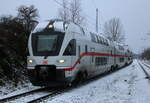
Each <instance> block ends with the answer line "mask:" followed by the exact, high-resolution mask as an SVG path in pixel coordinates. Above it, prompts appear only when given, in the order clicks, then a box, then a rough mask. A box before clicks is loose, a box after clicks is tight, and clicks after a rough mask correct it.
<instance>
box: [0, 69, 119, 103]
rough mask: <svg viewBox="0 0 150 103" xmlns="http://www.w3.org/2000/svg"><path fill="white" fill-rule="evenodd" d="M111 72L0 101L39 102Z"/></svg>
mask: <svg viewBox="0 0 150 103" xmlns="http://www.w3.org/2000/svg"><path fill="white" fill-rule="evenodd" d="M115 71H118V70H114V72H115ZM111 73H113V72H108V73H104V74H102V75H100V76H96V77H94V78H90V79H88V80H86V81H83V82H82V83H81V84H79V85H76V86H72V87H67V88H54V89H50V88H40V89H36V90H32V91H28V92H25V93H21V94H17V95H13V96H10V97H6V98H3V99H0V103H6V102H8V103H39V102H41V101H44V100H47V99H52V98H53V97H54V96H56V95H58V94H62V93H64V92H68V91H70V90H73V89H76V88H79V87H81V86H84V85H86V84H88V83H90V82H92V81H95V80H97V79H99V78H101V77H105V76H106V75H108V74H111Z"/></svg>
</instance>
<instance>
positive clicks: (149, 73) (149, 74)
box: [138, 61, 150, 80]
mask: <svg viewBox="0 0 150 103" xmlns="http://www.w3.org/2000/svg"><path fill="white" fill-rule="evenodd" d="M138 64H139V66H140V67H141V68H142V70H143V71H144V73H145V75H146V77H145V78H146V79H148V80H150V66H148V65H146V64H145V63H142V62H140V61H138ZM144 66H145V67H146V68H144Z"/></svg>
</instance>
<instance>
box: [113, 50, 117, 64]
mask: <svg viewBox="0 0 150 103" xmlns="http://www.w3.org/2000/svg"><path fill="white" fill-rule="evenodd" d="M116 54H117V51H116V48H115V47H114V55H113V57H114V66H116V64H117V56H116Z"/></svg>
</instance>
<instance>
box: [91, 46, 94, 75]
mask: <svg viewBox="0 0 150 103" xmlns="http://www.w3.org/2000/svg"><path fill="white" fill-rule="evenodd" d="M90 51H91V53H94V52H95V48H90ZM90 73H91V74H94V73H95V60H94V55H93V54H92V55H91V57H90Z"/></svg>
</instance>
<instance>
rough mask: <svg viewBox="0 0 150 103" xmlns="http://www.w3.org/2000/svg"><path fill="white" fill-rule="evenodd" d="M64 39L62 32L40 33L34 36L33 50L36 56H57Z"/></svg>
mask: <svg viewBox="0 0 150 103" xmlns="http://www.w3.org/2000/svg"><path fill="white" fill-rule="evenodd" d="M63 39H64V33H61V32H40V33H39V32H38V33H33V34H32V48H33V55H35V56H57V55H58V54H59V52H60V48H61V45H62V42H63Z"/></svg>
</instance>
